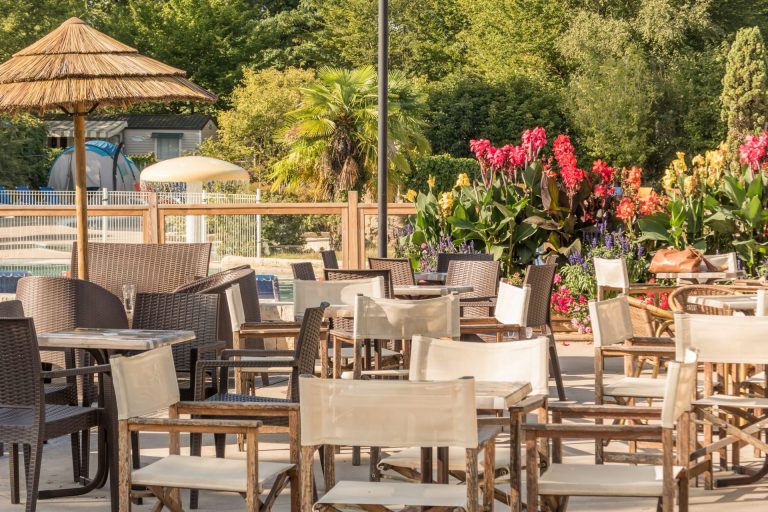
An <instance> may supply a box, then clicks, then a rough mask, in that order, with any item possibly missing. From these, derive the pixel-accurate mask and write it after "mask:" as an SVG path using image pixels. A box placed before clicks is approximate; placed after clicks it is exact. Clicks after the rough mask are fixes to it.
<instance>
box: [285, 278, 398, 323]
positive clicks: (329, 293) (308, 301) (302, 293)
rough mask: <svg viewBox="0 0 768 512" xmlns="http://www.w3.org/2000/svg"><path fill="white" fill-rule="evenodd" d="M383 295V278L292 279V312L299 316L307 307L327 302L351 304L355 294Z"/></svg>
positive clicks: (331, 303)
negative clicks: (342, 279) (340, 279)
mask: <svg viewBox="0 0 768 512" xmlns="http://www.w3.org/2000/svg"><path fill="white" fill-rule="evenodd" d="M358 294H360V295H365V296H367V297H377V298H380V297H384V278H382V277H380V276H379V277H372V278H369V279H354V280H344V281H301V280H298V279H296V280H294V281H293V301H294V302H293V314H294V316H301V315H303V314H304V310H306V309H307V308H316V307H318V306H320V304H321V303H323V302H327V303H328V304H330V305H332V306H337V305H341V304H345V305H347V306H352V305H354V303H355V297H357V295H358Z"/></svg>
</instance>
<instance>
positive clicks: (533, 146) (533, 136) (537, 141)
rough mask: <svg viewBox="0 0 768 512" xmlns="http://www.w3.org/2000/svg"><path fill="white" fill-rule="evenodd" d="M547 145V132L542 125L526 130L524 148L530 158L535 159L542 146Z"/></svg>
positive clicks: (523, 140) (523, 138) (523, 141)
mask: <svg viewBox="0 0 768 512" xmlns="http://www.w3.org/2000/svg"><path fill="white" fill-rule="evenodd" d="M546 145H547V132H546V130H544V128H542V127H541V126H537V127H536V128H534V129H533V130H525V131H524V132H523V137H522V148H523V150H524V151H525V153H527V154H528V156H529V158H530V159H531V160H533V158H534V156H535V155H536V154H537V153H538V152H539V150H540V149H541V148H543V147H544V146H546Z"/></svg>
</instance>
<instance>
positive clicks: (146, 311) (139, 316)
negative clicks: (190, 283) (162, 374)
mask: <svg viewBox="0 0 768 512" xmlns="http://www.w3.org/2000/svg"><path fill="white" fill-rule="evenodd" d="M218 318H219V296H218V295H198V294H193V293H138V294H136V308H135V309H134V313H133V327H134V329H178V330H188V331H194V332H195V339H194V340H191V341H187V342H184V343H179V344H178V345H174V346H173V362H174V364H175V365H176V372H177V373H179V374H181V375H180V377H181V378H180V382H179V389H180V391H181V396H182V399H184V400H192V399H193V397H194V396H195V386H194V384H195V382H194V371H195V367H196V365H197V361H198V360H201V359H214V358H215V357H216V355H217V354H218V353H219V352H220V351H221V350H222V349H224V346H225V345H224V342H223V341H219V340H218ZM184 374H186V376H187V377H185V376H184Z"/></svg>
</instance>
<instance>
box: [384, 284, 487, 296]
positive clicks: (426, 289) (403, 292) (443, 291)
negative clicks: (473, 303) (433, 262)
mask: <svg viewBox="0 0 768 512" xmlns="http://www.w3.org/2000/svg"><path fill="white" fill-rule="evenodd" d="M471 291H474V288H473V287H472V286H444V285H409V286H395V296H396V297H438V296H440V295H448V294H449V293H467V292H471Z"/></svg>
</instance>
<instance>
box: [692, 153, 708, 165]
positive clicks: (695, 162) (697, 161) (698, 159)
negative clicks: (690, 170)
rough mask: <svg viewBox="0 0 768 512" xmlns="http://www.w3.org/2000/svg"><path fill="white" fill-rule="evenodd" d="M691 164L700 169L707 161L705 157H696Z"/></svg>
mask: <svg viewBox="0 0 768 512" xmlns="http://www.w3.org/2000/svg"><path fill="white" fill-rule="evenodd" d="M691 163H692V164H693V166H694V167H700V166H702V165H704V163H705V160H704V157H703V156H701V155H696V156H695V157H693V160H691Z"/></svg>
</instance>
